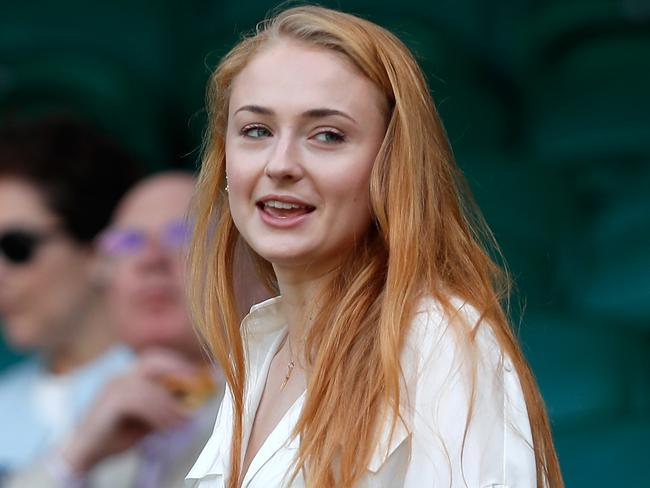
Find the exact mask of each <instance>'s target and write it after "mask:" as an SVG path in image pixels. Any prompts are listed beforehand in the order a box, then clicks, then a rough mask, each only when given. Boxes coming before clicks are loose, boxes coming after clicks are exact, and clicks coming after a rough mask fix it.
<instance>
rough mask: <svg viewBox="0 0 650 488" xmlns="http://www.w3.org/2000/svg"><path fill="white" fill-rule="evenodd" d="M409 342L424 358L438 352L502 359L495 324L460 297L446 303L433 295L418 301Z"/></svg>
mask: <svg viewBox="0 0 650 488" xmlns="http://www.w3.org/2000/svg"><path fill="white" fill-rule="evenodd" d="M407 343H408V344H410V345H411V346H412V347H415V349H416V350H419V351H420V353H421V355H422V356H430V355H431V354H433V353H434V352H435V351H436V350H438V351H440V350H448V351H450V352H453V353H455V354H461V352H464V353H470V352H474V353H477V354H479V355H481V356H494V357H501V355H502V349H501V346H500V345H499V342H498V340H497V339H496V336H495V334H494V330H493V329H492V324H490V323H489V322H488V321H487V320H485V319H484V318H483V314H482V313H481V311H480V310H478V309H477V308H476V307H475V306H474V305H472V304H471V303H469V302H468V301H466V300H463V299H461V298H458V297H454V296H452V297H449V298H448V299H447V303H445V304H443V303H442V302H441V301H440V300H438V299H436V298H434V297H433V296H431V295H427V296H424V297H422V298H420V299H419V301H418V302H417V304H416V306H415V312H414V316H413V319H412V321H411V324H410V329H409V331H408V335H407Z"/></svg>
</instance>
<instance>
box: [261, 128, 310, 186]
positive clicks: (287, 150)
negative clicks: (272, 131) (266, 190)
mask: <svg viewBox="0 0 650 488" xmlns="http://www.w3.org/2000/svg"><path fill="white" fill-rule="evenodd" d="M298 146H299V143H298V141H296V140H295V139H294V138H292V137H290V136H288V135H287V136H286V137H279V138H278V139H277V142H276V144H275V145H274V146H273V149H272V151H271V153H270V154H269V158H268V160H267V162H266V166H265V168H264V173H265V174H266V176H268V177H269V178H271V179H273V180H276V181H278V182H295V181H298V180H299V179H301V178H302V176H303V165H302V161H301V159H300V151H299V147H298Z"/></svg>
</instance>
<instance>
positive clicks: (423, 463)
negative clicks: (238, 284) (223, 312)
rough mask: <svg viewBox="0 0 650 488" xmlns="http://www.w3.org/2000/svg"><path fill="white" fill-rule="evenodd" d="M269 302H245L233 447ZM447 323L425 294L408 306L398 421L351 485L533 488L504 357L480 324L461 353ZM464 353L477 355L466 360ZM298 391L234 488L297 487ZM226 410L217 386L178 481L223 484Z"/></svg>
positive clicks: (250, 412)
mask: <svg viewBox="0 0 650 488" xmlns="http://www.w3.org/2000/svg"><path fill="white" fill-rule="evenodd" d="M279 301H280V297H276V298H272V299H270V300H267V301H266V302H263V303H260V304H258V305H255V306H253V308H251V312H250V314H249V315H248V316H247V317H246V318H245V319H244V322H243V324H242V332H243V334H244V341H245V344H246V345H247V368H248V375H249V381H248V388H247V392H246V395H245V409H244V441H243V443H242V445H243V446H246V445H247V443H248V437H249V435H250V430H251V427H252V424H253V420H254V418H255V412H256V410H257V407H258V404H259V401H260V398H261V396H262V391H263V389H264V385H265V382H266V376H267V374H268V370H269V366H270V364H271V359H272V358H273V356H274V355H275V353H276V351H277V350H278V348H279V346H280V344H281V342H282V339H283V338H284V335H285V334H286V323H285V321H284V318H283V315H282V313H281V312H280V307H279V306H278V305H279ZM452 303H454V306H456V307H457V309H458V311H459V314H461V315H462V316H463V318H464V319H465V320H466V323H467V324H470V326H473V325H474V323H475V322H476V320H477V317H478V316H477V313H476V311H475V309H474V308H473V307H471V306H470V305H468V304H463V303H462V302H460V301H454V302H452ZM450 323H451V319H450V318H449V316H447V315H445V314H444V313H443V312H442V309H441V307H440V305H439V304H438V303H437V302H436V301H434V300H433V299H427V300H423V301H422V303H421V304H420V306H419V307H418V313H417V314H416V316H415V318H414V320H413V323H412V326H411V330H410V331H409V334H408V336H407V340H406V343H405V347H404V350H403V351H402V355H401V364H402V369H403V373H404V378H403V383H402V392H403V394H402V395H401V396H402V398H403V401H402V406H401V413H402V416H403V418H404V423H403V422H401V421H398V422H397V425H396V428H395V431H394V433H393V436H392V438H389V437H390V435H389V434H390V422H387V423H386V425H385V426H384V429H383V432H382V434H381V435H380V442H379V443H378V444H377V446H376V447H375V450H374V453H373V455H372V457H371V460H370V463H369V465H368V469H367V473H366V475H365V476H364V477H363V479H362V480H361V481H360V482H359V483H358V485H356V486H357V487H358V488H371V487H373V488H379V487H382V488H383V487H386V488H399V487H403V488H424V487H436V488H437V487H441V488H447V487H450V488H456V487H458V488H460V487H463V488H465V487H468V488H487V487H491V488H497V487H517V488H520V487H521V488H524V487H526V488H528V487H530V488H534V487H535V486H536V476H535V458H534V454H533V449H532V440H531V433H530V424H529V422H528V415H527V412H526V405H525V402H524V398H523V394H522V391H521V386H520V383H519V380H518V377H517V374H516V373H515V371H514V368H513V367H512V363H511V362H510V359H509V358H508V357H505V356H504V355H503V354H502V352H501V349H500V348H499V346H498V343H497V342H496V339H495V338H494V336H493V333H492V331H491V330H490V328H489V327H488V326H486V325H484V326H482V327H480V329H479V330H478V333H477V335H476V341H475V344H474V346H468V347H473V349H474V353H473V354H471V355H470V354H469V349H468V348H467V347H466V346H465V345H464V343H463V342H462V341H459V340H458V334H457V331H458V328H459V327H464V326H463V325H460V322H454V323H453V325H452V326H451V327H450V326H449V325H450ZM471 357H475V358H477V360H476V364H475V365H473V362H472V361H471V359H470V358H471ZM472 371H475V373H474V374H473V373H472ZM472 377H474V378H475V382H474V400H473V409H472V411H471V413H470V412H469V406H470V397H471V393H472ZM304 396H305V394H304V393H303V395H302V396H301V397H299V398H298V399H297V400H296V402H295V403H294V404H293V405H292V406H291V408H289V410H288V411H287V412H286V414H285V415H284V417H283V418H282V419H281V420H280V422H279V423H278V425H277V426H276V427H275V428H274V430H273V431H272V432H271V433H270V434H269V436H268V437H267V438H266V440H265V441H264V443H263V444H262V446H261V447H260V449H259V451H258V452H257V454H256V455H255V457H254V458H253V460H252V462H251V464H250V466H249V468H248V471H247V472H246V474H245V476H244V480H243V483H242V486H243V487H245V488H285V487H287V488H288V487H291V488H301V487H304V486H305V483H304V478H303V477H302V474H301V473H299V475H298V476H297V477H296V479H294V481H293V483H291V485H289V484H288V482H289V477H290V475H291V473H292V467H293V463H294V462H295V459H296V454H297V449H298V445H299V442H300V440H299V438H292V437H291V434H292V432H293V428H294V426H295V425H296V422H297V420H298V417H299V415H300V411H301V409H302V405H303V401H304ZM232 406H233V404H232V396H231V394H230V392H229V391H226V394H225V397H224V401H223V403H222V405H221V408H220V410H219V414H218V416H217V420H216V423H215V427H214V432H213V434H212V436H211V437H210V439H209V440H208V442H207V444H206V446H205V448H204V449H203V451H202V452H201V454H200V456H199V458H198V459H197V461H196V463H195V464H194V466H193V467H192V469H191V470H190V472H189V474H188V476H187V478H186V480H187V481H186V486H188V487H194V488H220V487H224V486H226V480H227V478H228V476H229V473H230V466H229V463H230V448H231V436H232V426H233V415H232ZM468 414H469V415H470V416H471V420H470V423H469V425H467V418H468ZM242 458H243V454H242ZM355 488H356V487H355Z"/></svg>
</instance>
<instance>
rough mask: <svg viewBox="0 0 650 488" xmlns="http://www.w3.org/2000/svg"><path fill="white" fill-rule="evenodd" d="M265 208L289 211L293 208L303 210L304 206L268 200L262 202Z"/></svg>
mask: <svg viewBox="0 0 650 488" xmlns="http://www.w3.org/2000/svg"><path fill="white" fill-rule="evenodd" d="M264 205H265V206H267V207H273V208H281V209H284V210H291V209H293V208H305V207H304V205H297V204H295V203H287V202H280V201H278V200H268V201H266V202H264Z"/></svg>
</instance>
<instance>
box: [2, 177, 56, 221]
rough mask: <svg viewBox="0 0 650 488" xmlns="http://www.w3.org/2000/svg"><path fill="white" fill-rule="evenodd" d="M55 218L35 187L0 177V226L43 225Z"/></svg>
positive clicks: (20, 181)
mask: <svg viewBox="0 0 650 488" xmlns="http://www.w3.org/2000/svg"><path fill="white" fill-rule="evenodd" d="M56 218H57V217H56V215H55V214H54V213H53V212H52V211H51V210H50V209H49V208H48V207H47V205H46V204H45V200H44V196H43V195H42V194H41V192H40V191H39V189H38V188H37V187H36V186H35V185H33V184H31V183H29V182H28V181H25V180H22V179H17V178H12V177H0V225H13V224H16V225H18V224H25V225H29V224H34V225H38V224H43V225H45V224H49V223H51V222H52V221H54V220H56Z"/></svg>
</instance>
